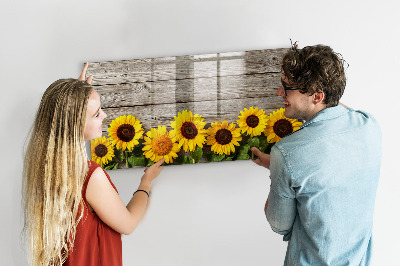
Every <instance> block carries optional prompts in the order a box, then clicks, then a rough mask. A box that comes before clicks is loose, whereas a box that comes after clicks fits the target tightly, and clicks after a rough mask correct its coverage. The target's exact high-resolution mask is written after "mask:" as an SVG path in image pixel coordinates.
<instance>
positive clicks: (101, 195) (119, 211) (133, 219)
mask: <svg viewBox="0 0 400 266" xmlns="http://www.w3.org/2000/svg"><path fill="white" fill-rule="evenodd" d="M163 162H164V159H162V160H160V161H158V162H157V163H155V164H153V165H152V166H150V167H149V168H146V170H145V174H144V175H143V177H142V179H141V182H140V185H139V187H138V189H142V190H145V191H147V192H149V190H150V186H151V182H152V181H153V180H154V179H155V178H156V177H157V176H158V175H159V174H160V172H161V170H162V166H161V164H162V163H163ZM133 192H135V191H132V193H133ZM86 200H87V201H88V203H89V204H90V206H91V207H92V208H93V210H94V211H95V212H96V214H97V215H98V216H99V217H100V219H101V220H102V221H103V222H104V223H106V224H107V225H108V226H110V227H111V228H113V229H114V230H115V231H117V232H119V233H121V234H125V235H129V234H131V233H132V232H133V231H134V230H135V228H136V226H137V225H138V224H139V222H140V220H141V219H142V218H143V216H144V214H145V211H146V207H147V203H148V196H147V194H146V193H145V192H143V191H139V192H137V193H135V194H134V195H133V196H132V199H131V200H130V201H129V203H128V205H127V206H125V204H124V203H123V202H122V200H121V198H120V196H119V195H118V193H117V192H116V191H115V189H114V188H113V187H112V185H111V183H110V182H109V180H108V178H107V176H106V174H105V173H104V170H103V169H102V168H100V167H98V168H97V169H96V170H95V171H94V172H93V174H92V176H91V178H90V180H89V183H88V187H87V190H86Z"/></svg>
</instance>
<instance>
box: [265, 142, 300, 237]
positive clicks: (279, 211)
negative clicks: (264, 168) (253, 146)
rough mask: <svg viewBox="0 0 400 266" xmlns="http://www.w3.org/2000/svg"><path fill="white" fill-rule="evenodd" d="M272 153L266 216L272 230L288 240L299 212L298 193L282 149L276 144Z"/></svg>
mask: <svg viewBox="0 0 400 266" xmlns="http://www.w3.org/2000/svg"><path fill="white" fill-rule="evenodd" d="M270 155H271V163H270V177H271V186H270V191H269V195H268V207H267V210H266V216H267V220H268V222H269V224H270V226H271V228H272V230H273V231H274V232H276V233H278V234H281V235H284V237H283V240H284V241H288V240H289V239H290V236H291V231H292V226H293V222H294V219H295V217H296V213H297V208H296V194H295V191H294V189H293V188H292V187H291V180H290V171H289V169H288V165H287V164H286V163H285V158H284V156H283V155H282V153H281V151H280V150H279V149H278V148H276V146H274V147H272V149H271V153H270Z"/></svg>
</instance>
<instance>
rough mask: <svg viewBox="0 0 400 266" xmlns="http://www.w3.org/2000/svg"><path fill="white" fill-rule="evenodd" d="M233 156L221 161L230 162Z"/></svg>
mask: <svg viewBox="0 0 400 266" xmlns="http://www.w3.org/2000/svg"><path fill="white" fill-rule="evenodd" d="M233 157H234V156H229V157H226V158H225V159H223V161H232V160H233Z"/></svg>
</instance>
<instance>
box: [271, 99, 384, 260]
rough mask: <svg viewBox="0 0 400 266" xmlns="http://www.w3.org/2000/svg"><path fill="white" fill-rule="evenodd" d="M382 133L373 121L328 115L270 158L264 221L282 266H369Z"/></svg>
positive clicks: (339, 110) (329, 111) (338, 112)
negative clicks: (278, 242) (277, 242)
mask: <svg viewBox="0 0 400 266" xmlns="http://www.w3.org/2000/svg"><path fill="white" fill-rule="evenodd" d="M380 163H381V131H380V128H379V125H378V123H377V121H376V120H375V119H374V118H373V117H372V116H371V115H370V114H368V113H365V112H361V111H355V110H352V109H346V108H344V107H343V106H340V105H339V106H336V107H331V108H326V109H324V110H322V111H320V112H319V113H317V114H316V115H315V116H313V117H312V118H311V119H309V120H308V121H306V122H305V123H304V124H303V126H302V127H301V128H300V129H299V130H298V131H296V132H294V133H293V134H291V135H289V136H287V137H285V138H283V139H282V140H281V141H279V142H278V143H276V144H275V145H274V146H273V147H272V150H271V164H270V175H271V188H270V193H269V197H268V203H269V204H268V208H267V211H266V215H267V220H268V222H269V223H270V225H271V228H272V230H274V231H275V232H277V233H279V234H282V235H284V237H283V240H284V241H289V243H288V248H287V252H286V258H285V263H284V265H335V266H338V265H370V264H371V249H372V221H373V211H374V204H375V193H376V189H377V185H378V179H379V172H380Z"/></svg>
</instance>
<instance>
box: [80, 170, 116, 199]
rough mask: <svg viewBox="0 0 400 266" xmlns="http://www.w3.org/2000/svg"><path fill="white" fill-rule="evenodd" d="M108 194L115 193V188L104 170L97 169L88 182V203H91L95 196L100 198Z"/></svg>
mask: <svg viewBox="0 0 400 266" xmlns="http://www.w3.org/2000/svg"><path fill="white" fill-rule="evenodd" d="M107 192H114V188H113V187H112V185H111V183H110V181H109V180H108V177H107V176H106V174H105V172H104V170H103V168H101V167H97V168H96V169H95V170H94V171H93V173H92V176H91V177H90V180H89V182H88V186H87V191H86V197H87V199H88V201H90V199H93V197H94V196H95V197H98V196H101V195H102V194H103V193H107Z"/></svg>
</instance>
